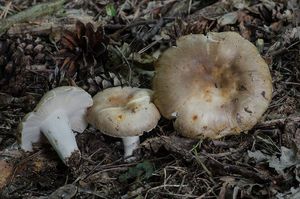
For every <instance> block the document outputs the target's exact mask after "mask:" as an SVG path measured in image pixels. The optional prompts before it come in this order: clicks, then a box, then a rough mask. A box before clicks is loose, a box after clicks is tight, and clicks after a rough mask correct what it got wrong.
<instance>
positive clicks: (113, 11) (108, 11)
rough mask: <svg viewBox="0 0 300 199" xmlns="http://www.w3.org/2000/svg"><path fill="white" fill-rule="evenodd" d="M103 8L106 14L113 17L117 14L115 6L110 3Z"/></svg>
mask: <svg viewBox="0 0 300 199" xmlns="http://www.w3.org/2000/svg"><path fill="white" fill-rule="evenodd" d="M105 10H106V14H107V15H108V16H111V17H114V16H116V14H117V11H116V9H115V6H114V4H112V3H109V4H107V5H106V7H105Z"/></svg>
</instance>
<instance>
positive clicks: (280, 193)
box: [0, 0, 300, 199]
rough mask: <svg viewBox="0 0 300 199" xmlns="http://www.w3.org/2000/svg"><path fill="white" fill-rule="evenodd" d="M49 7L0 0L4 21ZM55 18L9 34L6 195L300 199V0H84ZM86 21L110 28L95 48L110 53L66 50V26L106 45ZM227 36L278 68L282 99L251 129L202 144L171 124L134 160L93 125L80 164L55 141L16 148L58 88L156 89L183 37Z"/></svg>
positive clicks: (22, 23)
mask: <svg viewBox="0 0 300 199" xmlns="http://www.w3.org/2000/svg"><path fill="white" fill-rule="evenodd" d="M62 2H63V1H62ZM42 3H46V6H49V4H47V3H49V2H48V1H43V0H35V1H32V0H25V1H20V0H13V1H0V24H1V25H3V24H5V23H7V21H9V20H11V19H12V16H16V15H17V14H20V13H22V12H26V11H28V9H30V8H34V7H35V6H37V5H40V4H42ZM33 12H37V11H36V10H35V11H33ZM46 12H47V13H44V14H43V16H36V15H32V16H34V17H32V18H31V19H30V20H28V19H25V20H24V19H22V17H24V16H25V15H19V16H18V17H16V18H18V19H17V20H16V21H14V23H13V24H11V25H10V26H9V27H8V28H7V29H5V31H2V30H1V28H0V35H1V36H0V170H1V171H0V178H1V179H0V198H122V199H127V198H128V199H129V198H136V199H139V198H219V199H225V198H280V199H282V198H300V187H299V183H300V180H299V179H300V176H299V175H300V170H299V168H300V151H299V150H300V67H299V65H300V64H299V63H300V2H299V1H298V0H273V1H271V0H267V1H259V0H255V1H244V0H235V1H233V0H225V1H221V0H220V1H217V0H209V1H198V0H194V1H192V0H183V1H176V0H168V1H149V0H146V1H145V0H144V1H133V0H126V1H125V0H121V1H112V0H86V1H83V0H77V1H65V2H63V4H61V5H60V6H58V7H55V8H54V9H53V10H51V9H49V10H47V11H46ZM19 18H20V19H19ZM78 20H79V21H81V22H82V23H83V24H85V29H86V30H88V29H89V28H90V27H88V25H87V23H88V22H90V23H91V27H92V28H90V30H96V28H99V30H100V29H101V30H102V31H98V33H99V34H100V33H101V34H102V32H103V35H101V34H100V35H101V36H102V37H103V38H105V40H104V39H103V40H97V39H96V40H95V42H96V43H97V42H99V45H103V46H104V47H105V48H104V47H103V46H102V47H101V48H97V46H93V44H91V43H89V42H86V43H85V41H86V40H83V43H82V40H80V42H77V43H72V45H71V46H73V47H72V48H68V45H66V43H64V42H62V40H63V38H64V35H65V33H66V30H68V31H71V32H74V33H76V34H77V35H79V36H80V37H79V38H81V39H82V38H89V39H90V38H94V39H95V38H96V36H95V37H93V34H95V35H96V31H90V34H88V33H87V34H85V35H84V34H83V32H82V31H81V32H78V28H77V29H76V21H78ZM49 24H50V25H49ZM2 27H4V26H2ZM49 27H50V28H49ZM1 31H2V32H1ZM222 31H234V32H238V33H239V34H240V35H242V36H243V37H244V38H245V39H247V40H249V41H250V42H252V43H253V44H254V45H255V46H256V47H257V49H258V51H259V52H260V53H261V55H262V56H263V58H264V59H265V61H266V62H267V64H268V66H269V69H270V71H271V75H272V83H273V97H272V101H271V103H270V105H269V107H268V109H267V111H266V112H265V113H264V115H263V116H262V118H261V119H260V121H259V122H258V124H256V125H255V126H254V127H253V128H252V129H251V130H249V131H247V132H242V133H241V134H240V135H233V136H227V137H225V138H221V139H217V140H210V139H194V140H193V139H188V138H184V137H182V136H181V135H180V134H179V132H176V131H175V130H174V127H173V122H174V121H173V120H167V119H164V118H162V119H161V120H160V121H159V123H158V125H157V127H156V128H155V129H153V130H152V131H151V132H148V133H145V134H144V135H143V136H141V145H140V148H139V149H138V150H136V151H135V156H136V159H135V160H134V161H132V162H127V161H125V160H124V159H123V146H122V142H121V139H119V138H113V137H109V136H106V135H104V134H103V133H101V132H100V131H99V130H97V129H95V128H94V127H92V126H88V128H87V129H86V130H85V131H84V132H83V133H81V134H76V140H77V143H78V146H79V149H80V152H81V156H82V157H81V160H80V162H79V163H77V164H79V166H76V168H68V167H67V166H65V165H64V164H63V163H62V161H61V160H60V159H59V157H58V156H57V154H56V152H55V151H54V150H53V149H52V147H51V145H49V144H48V143H47V142H45V143H43V144H35V145H34V151H33V152H24V151H22V150H21V149H20V148H19V147H18V142H17V141H18V125H19V123H20V121H21V120H22V118H23V117H24V116H25V114H26V113H28V112H31V111H32V110H33V109H34V107H35V105H36V104H37V103H38V102H39V100H40V99H41V97H42V96H43V94H45V93H46V92H47V91H49V90H51V89H52V88H55V87H58V86H63V85H69V86H80V87H81V88H83V89H85V90H86V91H87V92H89V93H90V94H91V95H95V94H96V93H97V92H99V91H102V90H103V89H105V88H107V87H111V86H118V85H130V86H137V87H143V88H151V81H152V77H153V74H154V63H155V60H157V58H158V57H159V55H160V54H161V53H162V52H163V51H164V50H165V49H167V48H169V47H170V46H173V45H175V42H176V39H177V38H179V37H180V36H183V35H187V34H192V33H193V34H206V33H208V32H222ZM86 32H88V31H86ZM98 33H97V34H98ZM92 41H94V40H92ZM97 44H98V43H97ZM91 46H92V47H91ZM66 49H67V50H66ZM86 49H88V50H86ZM104 50H107V51H106V52H104ZM101 53H102V54H101ZM86 54H89V56H87V55H86ZM100 54H101V55H103V56H99V55H100ZM90 55H92V56H90ZM104 55H105V56H104ZM66 60H67V61H66ZM68 71H72V72H70V73H69V72H68ZM77 161H78V160H76V162H77Z"/></svg>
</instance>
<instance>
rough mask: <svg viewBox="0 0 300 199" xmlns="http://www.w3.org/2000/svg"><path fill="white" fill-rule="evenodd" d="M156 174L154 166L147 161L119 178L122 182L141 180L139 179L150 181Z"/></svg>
mask: <svg viewBox="0 0 300 199" xmlns="http://www.w3.org/2000/svg"><path fill="white" fill-rule="evenodd" d="M153 172H154V165H153V164H152V163H151V162H149V161H147V160H145V161H144V162H141V163H139V164H137V165H136V166H135V167H131V168H129V169H128V171H127V172H126V173H123V174H122V175H120V176H119V181H120V182H127V181H128V180H131V179H135V178H139V179H148V178H150V177H151V176H152V173H153Z"/></svg>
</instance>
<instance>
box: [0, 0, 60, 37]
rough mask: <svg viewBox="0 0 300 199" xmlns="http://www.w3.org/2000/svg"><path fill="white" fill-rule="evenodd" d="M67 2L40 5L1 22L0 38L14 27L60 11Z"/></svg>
mask: <svg viewBox="0 0 300 199" xmlns="http://www.w3.org/2000/svg"><path fill="white" fill-rule="evenodd" d="M64 3H65V0H58V1H54V2H51V3H41V4H39V5H36V6H33V7H31V8H28V9H26V10H24V11H21V12H19V13H17V14H15V15H13V16H10V17H8V18H6V19H2V20H0V36H1V35H3V34H4V33H5V32H6V31H7V30H8V29H9V28H10V27H11V26H12V25H14V24H16V23H22V22H25V21H29V20H33V19H35V18H38V17H41V16H43V15H48V14H52V13H54V12H56V11H57V10H59V9H60V8H61V7H62V5H63V4H64Z"/></svg>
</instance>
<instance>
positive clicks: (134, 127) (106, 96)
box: [87, 87, 160, 137]
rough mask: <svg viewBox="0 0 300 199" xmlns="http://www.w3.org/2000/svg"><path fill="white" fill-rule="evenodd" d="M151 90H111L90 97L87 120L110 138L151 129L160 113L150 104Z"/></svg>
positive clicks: (134, 134)
mask: <svg viewBox="0 0 300 199" xmlns="http://www.w3.org/2000/svg"><path fill="white" fill-rule="evenodd" d="M151 97H152V91H151V90H149V89H141V88H132V87H123V88H122V87H113V88H109V89H105V90H104V91H102V92H99V93H98V94H96V95H95V96H94V97H93V101H94V104H93V106H92V107H91V108H89V109H88V113H87V120H88V122H89V123H91V124H92V125H94V126H95V127H97V128H98V129H99V130H100V131H101V132H103V133H105V134H107V135H110V136H114V137H128V136H137V135H141V134H143V132H147V131H150V130H152V129H153V128H154V127H155V126H156V125H157V122H158V120H159V119H160V114H159V112H158V110H157V108H156V107H155V105H154V104H153V103H152V102H151Z"/></svg>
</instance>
